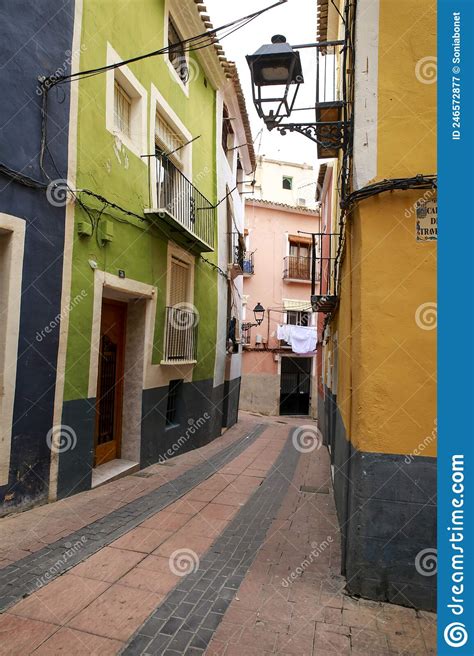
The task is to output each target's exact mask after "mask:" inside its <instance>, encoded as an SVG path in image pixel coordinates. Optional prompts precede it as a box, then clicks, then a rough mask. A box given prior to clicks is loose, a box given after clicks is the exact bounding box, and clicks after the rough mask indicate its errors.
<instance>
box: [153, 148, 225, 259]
mask: <svg viewBox="0 0 474 656" xmlns="http://www.w3.org/2000/svg"><path fill="white" fill-rule="evenodd" d="M155 162H156V195H157V205H158V212H164V213H166V214H168V215H169V216H170V217H171V218H172V219H173V220H174V222H175V224H177V226H178V227H179V226H181V227H182V228H183V229H184V230H186V232H188V233H190V234H191V235H193V236H195V237H197V239H198V240H199V241H200V242H202V243H203V244H204V245H207V246H208V247H209V248H207V250H213V249H214V234H215V227H216V208H215V206H213V205H212V204H211V202H210V201H209V200H207V198H206V197H205V196H204V195H203V194H201V192H200V191H199V190H198V189H196V187H195V186H194V185H193V183H192V182H191V181H190V180H188V178H187V177H186V176H185V175H183V173H181V171H180V170H179V169H178V168H177V167H176V166H175V165H174V164H173V162H172V161H171V160H170V159H169V157H167V156H166V155H165V154H163V153H160V152H156V153H155ZM174 227H176V226H174Z"/></svg>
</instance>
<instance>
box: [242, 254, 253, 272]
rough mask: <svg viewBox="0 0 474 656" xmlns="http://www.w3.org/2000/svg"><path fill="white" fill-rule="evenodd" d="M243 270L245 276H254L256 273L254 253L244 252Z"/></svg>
mask: <svg viewBox="0 0 474 656" xmlns="http://www.w3.org/2000/svg"><path fill="white" fill-rule="evenodd" d="M242 270H243V272H244V277H246V276H253V274H254V264H253V253H248V252H245V253H244V257H243V260H242Z"/></svg>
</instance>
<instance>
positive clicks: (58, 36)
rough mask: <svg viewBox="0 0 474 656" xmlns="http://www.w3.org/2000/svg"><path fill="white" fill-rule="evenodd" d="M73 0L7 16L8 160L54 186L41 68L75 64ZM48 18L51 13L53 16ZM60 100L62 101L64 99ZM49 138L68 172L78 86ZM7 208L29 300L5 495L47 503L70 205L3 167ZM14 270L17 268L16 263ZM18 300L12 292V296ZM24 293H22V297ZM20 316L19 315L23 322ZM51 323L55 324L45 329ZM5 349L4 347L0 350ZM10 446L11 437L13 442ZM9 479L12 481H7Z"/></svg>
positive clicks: (2, 39)
mask: <svg viewBox="0 0 474 656" xmlns="http://www.w3.org/2000/svg"><path fill="white" fill-rule="evenodd" d="M74 5H75V3H74V2H73V0H66V1H65V2H63V3H62V5H61V6H60V7H58V5H57V3H56V2H54V1H53V0H44V2H42V3H41V6H40V5H39V4H37V3H34V4H32V3H30V2H27V1H26V0H18V1H17V2H9V3H3V5H2V9H1V20H0V55H1V61H2V62H3V66H2V67H1V70H0V81H1V88H2V102H1V103H0V125H1V129H0V153H1V154H0V160H1V162H2V164H4V165H5V166H7V167H9V168H10V169H13V170H15V171H19V172H21V173H22V174H23V175H26V176H29V177H31V178H33V179H35V180H39V181H42V182H43V183H44V184H45V185H47V184H48V182H49V180H48V178H47V176H46V175H45V174H44V173H43V172H42V170H41V167H40V161H39V153H40V149H41V148H40V145H41V122H42V119H41V93H39V91H38V76H39V75H50V74H53V73H54V71H56V70H58V69H61V71H62V72H63V73H64V74H67V73H68V72H69V68H70V61H71V50H72V35H73V17H74ZM45 16H49V20H48V21H45ZM59 99H60V101H61V102H59ZM48 107H49V111H48V114H49V120H48V146H49V148H50V154H51V155H52V158H53V159H54V164H53V162H52V160H51V157H50V156H48V155H47V156H46V157H45V160H44V168H45V170H46V172H47V175H49V176H50V178H51V179H57V178H67V175H68V123H69V107H70V88H69V86H68V85H65V86H64V87H63V88H62V90H61V92H60V94H59V96H58V97H56V95H55V93H54V92H52V93H50V101H49V104H48ZM0 190H1V193H0V213H4V214H6V215H9V216H12V217H14V218H17V219H18V220H19V221H21V222H24V223H23V226H24V229H25V240H24V252H23V253H20V251H17V252H16V254H15V257H22V261H21V262H20V272H22V273H21V275H20V276H19V278H18V279H17V280H20V281H21V306H20V318H19V326H18V325H17V329H18V330H19V339H18V343H17V350H16V349H15V353H14V357H16V356H17V367H16V376H13V375H12V372H13V371H14V370H13V369H12V370H10V371H9V372H6V375H7V376H8V380H6V381H5V385H8V386H9V387H10V386H13V387H14V394H15V400H14V405H13V421H12V422H8V423H9V425H8V426H5V423H6V419H5V416H4V417H2V419H1V421H3V422H4V424H3V429H4V431H2V432H4V435H5V438H6V439H7V440H8V441H9V442H10V441H11V449H10V448H8V449H7V450H6V451H3V450H2V457H4V468H3V471H4V472H5V474H6V476H5V477H4V478H2V480H0V502H3V501H4V500H5V502H4V507H5V508H6V509H8V508H10V507H14V506H18V505H22V504H28V503H30V502H32V501H37V500H39V499H41V498H43V497H45V495H46V494H47V486H48V480H49V464H50V459H51V451H50V449H49V447H48V443H47V435H48V431H49V430H50V428H51V426H52V424H53V415H54V396H55V384H56V365H57V354H58V343H59V331H60V321H59V318H58V317H59V316H60V313H61V281H62V265H63V245H64V225H65V208H64V206H63V205H62V204H59V205H53V204H51V203H50V202H48V196H47V195H46V190H45V189H33V188H31V187H26V186H24V185H22V184H19V183H18V182H15V181H13V180H12V179H11V178H9V177H7V176H3V175H0ZM12 274H15V275H17V271H16V270H15V267H13V268H12ZM4 300H5V301H6V302H8V300H9V299H4ZM17 300H18V299H17ZM17 323H18V322H17ZM45 329H46V330H45ZM1 348H2V347H1V346H0V349H1ZM8 446H10V444H9V445H8ZM7 479H8V480H7Z"/></svg>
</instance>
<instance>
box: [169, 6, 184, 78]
mask: <svg viewBox="0 0 474 656" xmlns="http://www.w3.org/2000/svg"><path fill="white" fill-rule="evenodd" d="M168 46H169V51H168V57H169V60H170V62H171V63H172V64H173V68H174V70H175V71H176V72H177V74H178V75H179V79H180V80H181V82H182V83H183V84H187V82H188V80H189V69H188V62H187V60H186V53H185V51H184V46H183V44H182V38H181V36H180V34H179V32H178V30H177V28H176V25H175V24H174V22H173V20H172V19H171V17H170V18H169V20H168Z"/></svg>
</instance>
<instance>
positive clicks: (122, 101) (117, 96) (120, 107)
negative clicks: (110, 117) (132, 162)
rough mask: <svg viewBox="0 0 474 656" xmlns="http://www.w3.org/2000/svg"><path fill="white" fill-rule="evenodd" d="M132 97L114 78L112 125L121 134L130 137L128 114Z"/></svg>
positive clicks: (130, 109) (129, 113) (129, 114)
mask: <svg viewBox="0 0 474 656" xmlns="http://www.w3.org/2000/svg"><path fill="white" fill-rule="evenodd" d="M131 111H132V99H131V98H130V96H129V95H128V93H127V92H126V91H125V90H124V88H123V87H122V86H120V84H119V83H118V82H117V80H115V84H114V126H115V129H116V130H117V131H118V132H120V133H121V134H125V135H126V136H127V137H130V116H131Z"/></svg>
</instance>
